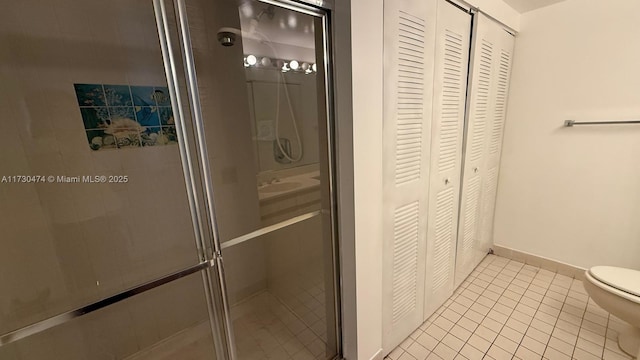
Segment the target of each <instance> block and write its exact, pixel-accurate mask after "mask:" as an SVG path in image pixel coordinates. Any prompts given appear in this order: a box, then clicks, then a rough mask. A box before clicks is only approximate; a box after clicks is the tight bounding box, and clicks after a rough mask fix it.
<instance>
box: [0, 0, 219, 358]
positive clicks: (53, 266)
mask: <svg viewBox="0 0 640 360" xmlns="http://www.w3.org/2000/svg"><path fill="white" fill-rule="evenodd" d="M176 24H177V22H176V21H175V14H174V10H173V4H170V3H169V2H163V1H161V0H157V1H153V2H152V1H151V0H144V1H142V0H140V1H138V0H112V1H102V0H86V1H71V0H52V1H46V2H41V1H14V2H5V3H4V4H3V10H2V11H1V12H0V116H1V119H2V120H1V121H0V231H1V235H0V243H1V248H0V359H2V360H18V359H19V360H31V359H33V360H36V359H38V360H40V359H54V360H56V359H65V360H84V359H125V358H126V359H186V358H189V359H216V358H218V359H227V358H229V357H230V355H229V353H228V348H229V344H228V343H227V340H226V339H227V338H229V336H227V335H226V333H227V330H226V328H225V327H224V326H223V322H222V319H223V318H224V315H223V313H224V307H223V302H222V292H221V286H220V284H219V282H218V279H219V277H218V276H217V269H216V266H215V265H216V264H215V263H214V262H212V261H211V260H210V259H213V253H214V250H213V249H212V246H211V245H210V244H213V241H212V239H211V237H210V236H208V235H207V234H211V229H210V228H208V227H207V222H206V221H204V220H206V217H205V215H204V211H203V210H202V209H206V204H205V202H204V200H203V199H204V197H203V195H202V194H203V191H202V186H200V184H201V182H200V177H201V172H200V170H199V167H198V161H196V160H194V159H195V158H196V152H195V147H194V144H195V143H196V141H195V137H194V135H193V129H192V126H191V125H190V124H191V115H192V112H191V110H190V108H189V106H188V101H186V98H187V88H186V82H185V80H184V76H182V77H181V76H180V71H175V69H176V68H177V69H180V68H181V67H182V65H181V61H182V56H181V55H180V52H179V50H178V49H179V47H177V46H175V45H176V44H177V43H179V41H178V36H179V35H178V34H179V32H178V28H177V26H176ZM163 59H165V60H170V61H171V63H169V61H163ZM165 74H169V76H168V77H167V76H166V75H165Z"/></svg>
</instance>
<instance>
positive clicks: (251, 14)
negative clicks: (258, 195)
mask: <svg viewBox="0 0 640 360" xmlns="http://www.w3.org/2000/svg"><path fill="white" fill-rule="evenodd" d="M239 12H240V21H241V27H242V31H243V34H242V46H243V52H244V59H243V60H244V66H245V75H246V82H247V95H248V99H249V108H250V115H251V116H250V117H251V130H252V140H253V146H254V154H255V155H254V158H255V167H256V171H257V177H258V183H264V182H271V181H274V180H275V179H280V178H282V177H287V176H290V175H299V174H302V173H308V172H313V171H317V169H318V161H319V157H318V155H319V143H318V136H319V134H318V104H317V79H316V73H317V65H316V59H315V57H316V52H315V42H316V39H315V36H314V22H313V19H312V18H311V17H304V16H297V15H296V14H294V13H293V12H290V11H287V10H285V9H282V8H277V7H273V6H268V7H262V8H254V6H252V4H251V3H246V4H244V5H243V6H240V11H239Z"/></svg>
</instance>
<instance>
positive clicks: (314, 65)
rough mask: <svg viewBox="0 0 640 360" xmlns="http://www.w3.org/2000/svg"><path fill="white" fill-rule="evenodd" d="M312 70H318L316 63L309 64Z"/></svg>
mask: <svg viewBox="0 0 640 360" xmlns="http://www.w3.org/2000/svg"><path fill="white" fill-rule="evenodd" d="M311 68H312V69H313V71H315V72H318V66H317V65H316V64H313V65H311Z"/></svg>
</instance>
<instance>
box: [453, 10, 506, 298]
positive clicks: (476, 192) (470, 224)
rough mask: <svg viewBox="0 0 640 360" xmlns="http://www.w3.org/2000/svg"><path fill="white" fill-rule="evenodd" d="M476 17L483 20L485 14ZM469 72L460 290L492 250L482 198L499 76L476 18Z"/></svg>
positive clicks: (487, 29) (485, 29) (487, 35)
mask: <svg viewBox="0 0 640 360" xmlns="http://www.w3.org/2000/svg"><path fill="white" fill-rule="evenodd" d="M476 16H480V17H482V14H477V15H476ZM476 19H477V21H476V22H475V28H474V35H473V39H474V40H473V44H472V48H471V65H470V69H469V93H468V99H467V114H466V117H467V121H466V123H467V127H466V134H465V147H464V169H463V180H462V193H461V196H462V197H461V200H460V221H459V223H458V246H457V256H456V275H455V283H456V284H455V285H456V286H458V285H460V284H461V283H462V281H463V280H464V279H465V278H466V277H467V276H468V275H469V274H470V273H471V271H472V270H473V269H474V268H475V266H476V265H477V264H478V263H479V262H480V261H481V260H482V258H483V257H484V256H485V255H486V254H487V252H488V250H489V249H488V248H487V247H486V246H483V244H481V242H480V231H479V229H480V223H481V221H482V220H483V218H482V217H481V211H480V206H481V202H482V201H481V200H482V199H481V197H482V196H483V195H484V192H483V191H482V190H483V189H482V184H483V178H485V177H486V173H487V169H485V167H484V161H485V160H486V156H485V147H486V144H487V141H486V138H487V131H488V130H490V129H489V127H490V126H491V124H492V120H493V116H492V113H493V108H494V106H493V102H494V99H495V95H494V92H495V91H494V88H493V87H494V83H495V72H494V70H493V63H494V58H495V48H496V44H495V41H494V40H493V39H492V38H493V36H491V35H492V34H493V33H494V32H493V31H491V26H487V24H486V18H485V17H482V18H481V19H478V18H476Z"/></svg>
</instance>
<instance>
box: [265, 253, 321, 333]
mask: <svg viewBox="0 0 640 360" xmlns="http://www.w3.org/2000/svg"><path fill="white" fill-rule="evenodd" d="M313 268H314V270H315V269H318V271H315V272H314V273H313V274H307V273H305V272H295V271H292V272H291V273H290V274H289V275H287V276H284V277H280V278H278V279H277V280H274V281H272V282H270V283H269V291H270V292H271V293H272V294H274V295H276V296H277V297H278V299H280V300H282V302H283V303H284V304H285V305H286V306H287V307H288V308H289V309H291V311H292V312H293V313H294V314H296V315H298V317H300V319H301V320H302V321H303V322H304V323H305V325H307V327H309V329H311V331H313V332H314V333H315V334H316V335H318V336H319V337H320V339H322V340H323V341H324V342H325V343H326V342H327V311H328V309H327V307H326V296H327V294H326V293H325V289H324V288H325V287H324V281H325V280H324V273H323V267H322V264H320V266H314V267H313Z"/></svg>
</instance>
